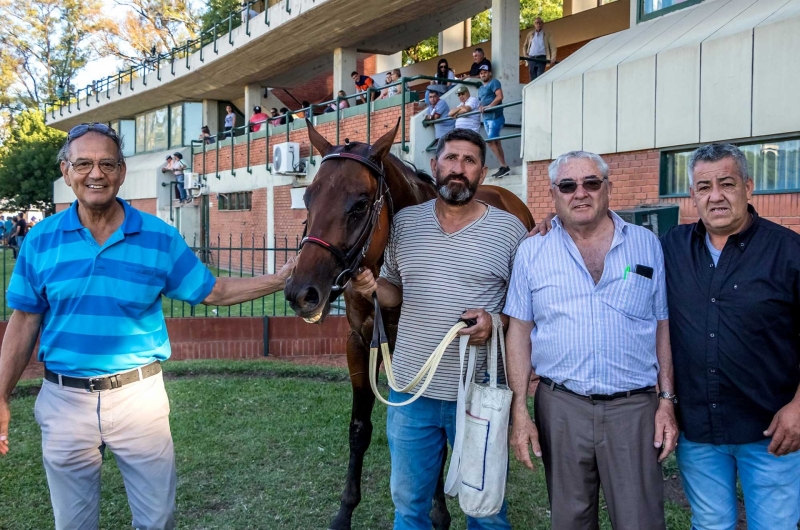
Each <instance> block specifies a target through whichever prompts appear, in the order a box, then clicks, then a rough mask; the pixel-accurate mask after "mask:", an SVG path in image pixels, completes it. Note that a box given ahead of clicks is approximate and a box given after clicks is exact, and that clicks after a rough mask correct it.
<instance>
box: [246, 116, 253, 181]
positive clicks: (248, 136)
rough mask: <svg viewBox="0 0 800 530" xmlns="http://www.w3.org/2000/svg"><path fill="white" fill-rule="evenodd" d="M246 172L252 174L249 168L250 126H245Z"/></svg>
mask: <svg viewBox="0 0 800 530" xmlns="http://www.w3.org/2000/svg"><path fill="white" fill-rule="evenodd" d="M247 172H248V173H252V172H253V170H252V169H251V168H250V125H247Z"/></svg>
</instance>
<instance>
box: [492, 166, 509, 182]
mask: <svg viewBox="0 0 800 530" xmlns="http://www.w3.org/2000/svg"><path fill="white" fill-rule="evenodd" d="M509 173H511V169H509V167H508V166H502V167H500V169H498V170H497V173H495V174H494V175H492V177H494V178H496V179H499V178H503V177H505V176H506V175H508V174H509Z"/></svg>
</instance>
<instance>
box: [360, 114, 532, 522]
mask: <svg viewBox="0 0 800 530" xmlns="http://www.w3.org/2000/svg"><path fill="white" fill-rule="evenodd" d="M485 160H486V144H485V143H484V141H483V139H481V137H480V135H478V134H477V133H475V132H473V131H470V130H467V129H455V130H453V131H450V132H448V133H447V134H445V135H444V136H443V137H442V138H441V139H440V140H439V145H438V147H437V150H436V157H435V159H434V160H433V161H432V163H431V170H432V172H433V174H434V176H435V178H436V184H437V187H438V192H439V197H438V198H437V199H436V200H432V201H429V202H426V203H423V204H420V205H417V206H411V207H408V208H405V209H403V210H402V211H401V212H400V213H399V214H397V216H396V217H395V219H394V223H393V225H392V230H391V235H390V236H389V243H388V246H387V248H386V254H385V262H384V265H383V268H382V269H381V276H380V278H378V280H377V281H376V280H375V279H374V278H373V277H372V273H371V272H369V271H365V272H363V273H362V274H360V275H359V276H358V277H357V278H355V279H354V280H353V282H352V284H351V285H352V287H353V288H354V289H355V290H356V291H358V292H360V293H361V294H362V295H363V296H365V297H367V298H369V297H371V296H372V293H373V292H374V291H375V290H376V289H377V292H378V300H379V302H380V304H381V306H383V307H396V306H398V305H400V304H401V303H402V304H403V307H402V310H401V313H400V323H399V325H398V331H397V342H396V344H395V349H394V355H393V358H392V369H393V370H394V374H395V378H396V380H397V383H398V384H399V385H402V386H405V385H407V384H408V383H409V382H411V380H412V379H413V377H414V375H415V374H416V373H417V372H418V371H419V369H420V368H421V367H422V365H423V364H424V363H425V361H426V360H427V359H428V357H429V356H430V355H431V353H432V352H433V351H434V350H435V349H436V347H437V346H438V344H439V342H440V341H441V340H442V338H443V337H444V336H445V334H446V333H447V331H448V330H449V329H450V328H451V327H452V326H453V324H455V323H456V322H457V321H458V319H459V318H475V319H477V321H478V323H477V324H476V325H475V326H472V327H469V328H465V329H463V330H461V334H464V335H470V337H471V338H470V344H476V345H483V344H484V343H485V342H486V340H487V338H488V337H489V335H490V334H491V328H492V324H491V316H490V313H499V312H500V310H501V309H502V307H503V303H504V301H505V296H506V289H507V287H508V281H509V278H510V277H511V267H512V265H513V260H514V253H515V251H516V249H517V246H518V245H519V242H520V241H521V240H522V239H524V238H525V236H526V235H527V231H526V229H525V227H524V226H523V225H522V223H521V222H520V221H519V220H518V219H517V218H516V217H514V216H513V215H511V214H509V213H506V212H504V211H502V210H498V209H496V208H493V207H491V206H489V205H487V204H485V203H483V202H480V201H477V200H473V197H474V194H475V191H476V190H477V188H478V185H479V184H480V183H481V182H483V179H484V178H485V176H486V170H487V168H486V167H485ZM465 310H466V311H465ZM503 320H504V322H507V318H505V317H503ZM485 359H486V349H485V347H483V346H482V347H481V348H480V349H479V359H478V362H479V369H480V367H481V366H485ZM479 373H480V372H479ZM459 377H460V366H459V355H458V345H457V343H453V344H451V345H450V347H449V348H448V349H447V351H446V353H445V355H444V357H443V358H442V361H441V363H440V364H439V368H438V370H437V371H436V375H435V376H434V378H433V381H432V382H431V385H430V386H429V387H428V388H427V389H426V390H425V393H424V394H423V396H424V397H422V398H420V399H419V400H417V401H416V402H414V403H412V404H410V405H408V406H405V407H391V408H389V413H388V418H387V422H386V424H387V425H386V431H387V435H388V438H389V451H390V453H391V457H392V476H391V490H392V500H393V501H394V505H395V523H394V528H395V530H407V529H414V530H416V529H419V528H430V527H431V518H430V515H429V512H430V510H431V502H432V499H433V494H434V491H435V488H436V482H437V480H438V478H439V474H440V470H441V469H442V464H443V459H444V456H445V454H446V448H447V447H446V440H449V442H450V443H451V444H452V443H453V438H454V435H455V421H456V418H455V412H456V397H457V394H458V380H459ZM415 390H416V389H415ZM407 399H408V396H406V395H403V394H398V393H396V392H394V391H392V392H391V393H390V400H391V401H393V402H402V401H406V400H407ZM468 519H469V520H470V521H469V523H468V524H469V528H480V529H486V530H489V529H491V530H495V529H498V530H499V529H510V528H511V526H510V525H509V524H508V519H507V517H506V508H505V505H504V506H503V509H502V510H501V511H500V513H498V514H497V515H493V516H490V517H483V518H480V519H472V518H468Z"/></svg>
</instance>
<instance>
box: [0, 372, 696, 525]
mask: <svg viewBox="0 0 800 530" xmlns="http://www.w3.org/2000/svg"><path fill="white" fill-rule="evenodd" d="M165 371H166V373H167V374H168V381H167V392H168V393H169V397H170V403H171V409H172V414H171V425H172V432H173V437H174V440H175V450H176V454H177V465H178V514H177V515H178V525H179V527H180V528H204V529H206V528H226V529H228V528H236V529H239V528H257V529H273V528H275V529H287V530H290V529H291V530H296V529H318V528H323V529H324V528H327V524H328V523H329V522H330V519H331V518H332V516H333V515H334V514H335V513H336V510H337V509H338V506H339V494H340V492H341V488H342V485H343V479H344V476H345V472H346V468H347V458H348V448H347V428H348V421H349V417H350V402H351V396H350V386H349V383H348V382H347V373H346V372H345V371H344V370H337V369H328V368H324V369H323V368H309V367H302V366H297V365H292V364H287V363H282V362H277V361H182V362H171V363H167V364H166V365H165ZM38 384H39V383H38V382H37V381H26V382H23V383H22V385H21V386H22V390H23V391H24V390H25V389H26V388H30V387H34V386H36V385H38ZM23 393H24V392H23ZM34 400H35V397H33V396H28V397H17V398H14V399H13V400H12V403H11V409H12V414H13V418H12V423H11V432H10V441H11V449H12V450H11V452H10V453H9V454H8V455H7V456H6V457H5V458H3V459H2V460H0V506H2V508H0V528H2V529H13V530H23V529H36V530H38V529H44V528H52V511H51V508H50V502H49V497H48V490H47V484H46V481H45V474H44V469H43V467H42V463H41V451H40V447H41V439H40V433H39V428H38V426H37V425H36V423H35V421H34V419H33V404H34ZM373 421H374V422H375V433H374V437H373V441H372V446H371V448H370V450H369V452H368V453H367V457H366V462H365V465H364V480H363V490H362V492H363V501H362V503H361V505H360V506H359V508H358V509H357V510H356V513H355V515H354V524H353V527H354V528H358V529H390V528H391V527H392V518H393V507H392V502H391V498H390V495H389V451H388V447H387V443H386V434H385V433H386V431H385V423H386V407H384V406H382V405H376V408H375V413H374V416H373ZM671 465H673V464H671ZM507 499H508V503H509V516H510V519H511V523H512V525H513V526H514V528H517V529H546V528H549V523H548V507H547V491H546V489H545V483H544V474H543V471H542V469H541V466H540V467H539V469H537V471H536V472H535V473H531V472H529V471H528V470H526V469H524V468H523V467H522V466H521V465H519V464H518V463H517V462H516V461H515V460H513V457H512V462H511V473H510V476H509V484H508V493H507ZM450 508H451V512H452V513H453V517H454V524H453V526H452V528H453V529H454V530H455V529H463V528H465V527H466V523H465V520H464V517H463V515H462V514H461V513H460V511H459V509H458V502H457V500H451V501H450ZM667 517H668V527H669V528H670V529H685V528H688V527H689V514H688V511H686V510H684V509H683V508H680V507H679V506H677V505H674V504H671V503H668V504H667ZM130 521H131V515H130V511H129V508H128V505H127V500H126V497H125V489H124V486H123V483H122V479H121V476H120V473H119V471H118V470H117V467H116V465H115V463H114V459H113V456H111V455H110V453H107V458H106V462H105V463H104V466H103V491H102V512H101V528H110V529H119V528H128V525H129V524H130ZM602 528H603V529H610V524H609V523H608V520H607V518H606V517H605V514H604V519H603V524H602Z"/></svg>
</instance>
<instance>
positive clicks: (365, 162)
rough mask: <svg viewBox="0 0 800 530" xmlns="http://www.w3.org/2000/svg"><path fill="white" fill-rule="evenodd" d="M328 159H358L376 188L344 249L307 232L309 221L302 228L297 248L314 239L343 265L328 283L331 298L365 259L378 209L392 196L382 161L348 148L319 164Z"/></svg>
mask: <svg viewBox="0 0 800 530" xmlns="http://www.w3.org/2000/svg"><path fill="white" fill-rule="evenodd" d="M349 147H350V144H349V143H348V144H347V145H346V147H345V149H347V148H349ZM329 160H353V161H355V162H358V163H359V164H361V165H362V166H365V167H366V168H367V169H369V170H370V173H371V174H372V175H373V176H374V177H375V178H376V179H377V181H378V187H377V189H376V191H375V199H374V201H373V202H372V206H371V207H370V215H369V218H368V219H367V222H366V224H365V225H364V227H363V228H362V229H361V234H359V236H358V239H357V240H356V243H355V245H353V247H352V248H351V249H350V250H348V251H347V253H344V252H342V250H341V249H339V248H336V247H335V246H334V245H332V244H330V243H328V242H327V241H325V240H324V239H320V238H318V237H313V236H306V232H307V230H308V225H306V227H305V228H304V229H303V238H302V239H301V240H300V249H301V250H302V248H303V245H305V244H306V243H314V244H315V245H319V246H321V247H322V248H324V249H325V250H327V251H328V252H330V253H331V254H333V256H334V257H335V258H336V260H337V261H338V262H339V264H341V266H342V272H340V273H339V275H338V276H337V277H336V280H334V282H333V286H332V287H331V296H330V298H331V300H333V299H335V298H336V297H337V296H339V294H340V293H341V291H343V290H344V288H345V287H346V286H347V283H348V282H349V281H350V279H351V278H352V277H353V276H355V275H356V272H357V270H358V267H359V266H360V265H361V261H362V260H363V259H364V256H366V254H367V250H369V247H370V243H372V236H373V234H374V233H375V228H377V226H378V220H379V218H380V215H381V210H382V209H383V205H384V202H387V200H388V202H389V208H390V210H391V196H390V195H389V186H388V184H386V173H385V172H384V170H383V163H381V164H380V165H378V164H376V163H375V162H374V161H372V160H370V159H369V158H367V157H365V156H361V155H358V154H356V153H350V152H347V151H345V152H339V153H330V154H328V155H325V156H324V157H322V162H320V166H321V165H322V164H323V163H325V162H327V161H329ZM391 217H392V212H391V211H390V212H389V218H390V219H391Z"/></svg>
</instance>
